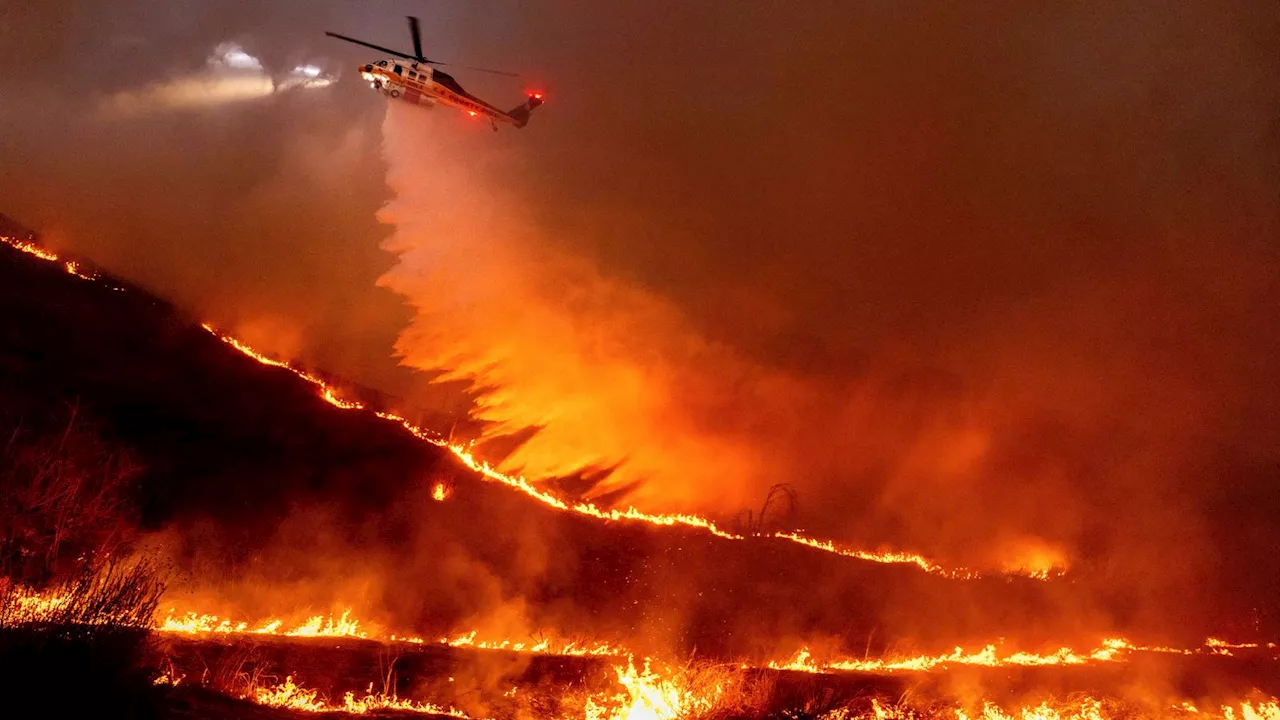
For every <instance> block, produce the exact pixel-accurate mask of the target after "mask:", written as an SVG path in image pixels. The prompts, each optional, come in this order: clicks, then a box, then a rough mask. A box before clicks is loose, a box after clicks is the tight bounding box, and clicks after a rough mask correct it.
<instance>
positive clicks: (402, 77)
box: [325, 16, 542, 131]
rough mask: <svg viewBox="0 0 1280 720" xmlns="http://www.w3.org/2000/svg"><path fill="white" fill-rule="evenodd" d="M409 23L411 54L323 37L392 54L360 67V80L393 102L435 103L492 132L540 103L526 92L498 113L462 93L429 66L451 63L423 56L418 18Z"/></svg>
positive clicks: (525, 117) (525, 119)
mask: <svg viewBox="0 0 1280 720" xmlns="http://www.w3.org/2000/svg"><path fill="white" fill-rule="evenodd" d="M408 20H409V34H410V35H411V36H412V37H413V54H412V55H409V54H406V53H402V52H398V51H396V50H391V49H390V48H384V47H381V46H378V45H374V44H373V43H368V42H365V41H364V40H357V39H356V38H353V37H347V36H346V35H339V34H338V33H333V32H326V33H325V35H328V36H329V37H333V38H337V39H339V40H345V41H347V42H349V43H355V44H356V45H363V46H364V47H367V48H373V49H374V50H378V51H381V52H384V53H389V54H391V55H392V56H393V57H391V58H388V59H385V60H379V61H377V62H373V63H369V64H367V65H361V66H360V77H362V78H364V79H365V80H366V81H367V82H368V83H369V86H370V87H372V88H373V89H374V90H377V91H378V92H380V93H382V94H383V95H386V96H387V97H389V98H392V99H393V100H403V101H405V102H408V103H409V104H411V105H422V106H425V107H428V108H430V107H434V106H435V104H436V103H441V104H444V105H450V106H453V107H456V108H458V109H460V110H462V111H463V112H466V113H467V114H469V115H471V116H472V117H475V116H477V115H483V116H485V117H487V118H489V122H490V124H492V125H493V129H494V130H495V131H496V130H497V129H498V123H499V122H504V123H511V124H512V125H514V126H516V127H517V128H522V127H524V126H525V125H527V124H528V123H529V113H531V112H533V110H534V109H535V108H537V107H538V106H539V105H541V104H542V93H540V92H532V93H529V96H528V100H526V101H525V102H524V104H522V105H520V106H519V107H516V108H514V109H512V110H507V111H505V112H504V111H502V110H499V109H498V108H496V107H494V106H493V105H490V104H489V103H487V102H485V101H483V100H481V99H480V98H478V97H476V96H475V95H472V94H471V93H469V92H467V91H466V90H463V89H462V86H461V85H459V84H458V81H457V80H454V79H453V76H451V75H449V74H448V73H446V72H443V71H441V70H439V69H437V68H435V67H432V66H433V65H448V64H450V63H444V62H440V61H439V60H429V59H427V58H426V57H425V56H424V55H423V54H422V37H421V35H420V34H419V32H418V18H416V17H413V16H408ZM397 58H399V59H397ZM458 67H462V68H465V69H467V70H476V71H479V72H487V73H493V74H494V75H507V76H509V77H519V76H518V75H516V74H515V73H509V72H502V71H501V70H488V69H485V68H477V67H470V66H466V65H459V66H458Z"/></svg>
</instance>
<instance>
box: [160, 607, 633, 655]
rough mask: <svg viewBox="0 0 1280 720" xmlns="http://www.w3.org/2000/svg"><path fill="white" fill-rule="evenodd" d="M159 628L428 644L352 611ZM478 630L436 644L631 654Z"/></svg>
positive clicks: (198, 616) (172, 623)
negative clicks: (376, 627)
mask: <svg viewBox="0 0 1280 720" xmlns="http://www.w3.org/2000/svg"><path fill="white" fill-rule="evenodd" d="M155 629H156V630H157V631H159V632H164V633H178V634H183V635H233V634H245V635H276V636H282V637H327V638H358V639H361V640H375V641H378V642H392V643H409V644H413V645H423V644H426V642H427V641H426V640H424V639H423V638H421V637H419V636H416V635H400V634H395V633H388V634H383V633H379V632H376V631H371V630H370V629H368V628H365V627H362V626H361V624H360V621H359V620H356V619H355V618H354V617H353V612H352V610H350V609H347V610H344V611H343V612H342V614H341V615H339V616H337V617H335V616H332V615H328V616H326V615H314V616H311V617H309V618H307V619H306V620H305V621H304V622H302V623H298V624H291V625H286V623H285V622H284V621H283V620H280V619H278V618H268V619H265V620H261V621H258V622H256V623H249V622H245V621H233V620H231V619H228V618H223V617H219V616H217V615H212V614H207V613H196V612H186V613H181V614H175V611H174V610H173V609H170V610H169V612H168V614H167V615H166V616H165V618H164V619H163V620H161V621H159V622H158V623H156V626H155ZM479 634H480V633H479V631H478V630H471V631H468V632H460V633H455V634H452V635H447V636H444V637H441V638H439V639H438V640H437V641H436V642H438V643H439V644H441V645H447V646H449V647H455V648H470V649H475V650H505V651H507V652H515V653H533V654H539V655H560V656H570V657H585V656H621V655H627V654H628V651H627V650H626V649H625V648H622V647H619V646H617V645H612V644H610V643H607V642H588V641H580V640H553V639H550V638H541V639H538V640H510V639H505V640H486V639H477V637H478V636H479Z"/></svg>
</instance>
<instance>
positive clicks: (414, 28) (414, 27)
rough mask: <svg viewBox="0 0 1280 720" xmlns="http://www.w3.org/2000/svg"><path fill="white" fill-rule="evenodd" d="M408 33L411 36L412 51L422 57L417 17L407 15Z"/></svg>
mask: <svg viewBox="0 0 1280 720" xmlns="http://www.w3.org/2000/svg"><path fill="white" fill-rule="evenodd" d="M407 17H408V18H409V34H410V35H412V36H413V52H414V53H415V54H417V56H418V57H422V35H421V34H420V33H419V32H418V18H416V17H414V16H412V15H409V16H407Z"/></svg>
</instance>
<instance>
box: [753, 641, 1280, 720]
mask: <svg viewBox="0 0 1280 720" xmlns="http://www.w3.org/2000/svg"><path fill="white" fill-rule="evenodd" d="M1263 647H1266V648H1275V644H1274V643H1268V644H1266V645H1263V644H1262V643H1228V642H1226V641H1224V640H1220V639H1217V638H1209V639H1208V640H1206V641H1205V642H1204V644H1203V645H1201V646H1200V647H1197V648H1175V647H1167V646H1162V645H1135V644H1134V643H1132V642H1130V641H1129V640H1126V639H1125V638H1107V639H1105V640H1103V641H1102V642H1101V643H1100V644H1099V645H1098V647H1095V648H1093V649H1092V650H1088V651H1083V652H1081V651H1076V650H1072V649H1071V648H1068V647H1063V648H1059V649H1058V650H1056V651H1054V652H1051V653H1048V654H1040V653H1032V652H1025V651H1018V652H1008V653H1002V652H1001V651H1000V650H999V649H998V648H997V646H996V645H995V644H989V645H986V646H985V647H983V648H982V649H981V650H977V651H966V650H965V649H963V648H959V647H957V648H956V649H955V650H953V651H952V652H949V653H943V654H940V655H916V656H900V657H892V658H871V659H866V660H854V659H847V658H844V659H836V660H830V661H827V662H817V661H815V660H814V657H813V654H812V653H811V652H810V651H809V648H807V647H804V648H801V649H800V650H799V651H797V652H796V654H795V655H794V656H792V657H791V659H789V660H787V661H785V662H779V661H770V662H769V663H768V667H769V668H770V669H772V670H792V671H796V672H807V673H816V674H823V673H830V672H864V673H895V672H927V671H930V670H934V669H938V668H946V667H947V666H949V665H980V666H985V667H1011V666H1019V667H1034V666H1045V665H1085V664H1089V663H1109V662H1122V661H1125V660H1128V659H1129V657H1130V656H1131V655H1132V654H1133V653H1137V652H1149V653H1168V654H1174V655H1231V654H1232V653H1231V651H1232V650H1233V649H1237V650H1239V649H1259V648H1263ZM1277 720H1280V719H1277Z"/></svg>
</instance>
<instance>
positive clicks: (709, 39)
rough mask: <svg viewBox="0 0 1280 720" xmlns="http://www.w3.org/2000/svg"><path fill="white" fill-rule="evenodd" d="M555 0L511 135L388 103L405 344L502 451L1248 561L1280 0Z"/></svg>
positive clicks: (1267, 335)
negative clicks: (983, 0)
mask: <svg viewBox="0 0 1280 720" xmlns="http://www.w3.org/2000/svg"><path fill="white" fill-rule="evenodd" d="M557 9H558V11H559V12H551V13H543V12H541V11H540V12H539V13H538V16H537V17H535V16H534V15H533V14H532V13H525V14H518V17H519V23H518V25H519V27H520V28H521V32H522V33H523V35H522V36H521V37H520V38H518V39H516V40H515V43H516V47H517V48H518V49H522V50H527V51H528V52H530V53H531V54H532V53H537V52H539V49H540V48H541V52H542V57H544V58H546V63H547V68H548V70H547V71H548V72H550V73H553V74H554V76H555V77H556V78H558V80H559V82H560V83H562V85H563V88H564V89H563V91H560V90H559V88H557V87H555V86H552V87H551V88H549V104H548V105H547V106H546V108H544V109H542V110H540V111H539V113H538V114H535V117H534V118H533V122H532V123H531V124H530V126H529V128H527V129H526V130H525V131H523V133H524V134H523V135H520V136H518V137H515V138H513V137H511V136H509V135H502V136H499V137H490V136H489V135H488V134H487V133H482V132H479V131H475V132H463V131H459V130H458V125H457V124H456V123H453V122H451V120H450V119H449V118H445V117H441V116H440V115H439V113H437V115H436V116H434V117H432V116H429V115H425V114H415V113H412V112H410V111H408V110H405V109H403V108H395V107H393V108H392V109H391V110H390V114H389V116H388V120H387V122H386V124H385V125H384V133H385V136H386V137H385V143H386V149H385V154H386V158H387V162H388V165H389V168H388V183H389V185H390V187H391V190H392V192H393V195H394V196H395V197H394V199H393V200H392V202H391V203H390V204H389V206H388V207H387V208H386V209H385V210H384V212H383V214H382V216H381V217H382V218H383V219H384V220H385V221H387V222H389V223H391V224H393V225H394V226H395V233H394V235H393V237H392V238H391V239H390V240H389V241H387V243H386V244H385V247H386V249H388V250H389V251H390V252H392V253H394V254H396V255H397V256H398V258H399V262H398V264H397V265H396V267H395V268H393V269H392V270H391V271H390V272H389V273H387V274H386V275H384V276H383V278H382V279H381V281H380V284H382V285H383V286H385V287H388V288H391V289H393V290H395V291H396V292H398V293H400V294H402V295H403V296H405V298H406V299H407V300H408V301H409V302H410V304H411V305H412V307H413V310H414V316H413V320H412V321H411V323H410V325H409V327H408V329H407V330H406V331H405V332H404V333H403V334H402V335H401V336H400V338H399V341H398V343H397V350H398V352H399V353H400V354H401V356H402V357H403V359H404V362H405V363H406V364H408V365H410V366H412V367H416V368H419V369H423V370H432V371H441V372H444V373H445V374H444V377H446V378H449V379H455V380H461V381H463V382H465V383H468V384H469V385H470V386H471V388H472V391H473V392H474V393H475V396H476V399H477V402H476V409H475V411H474V413H475V415H477V416H478V417H480V418H482V419H484V420H485V421H487V422H488V423H490V427H489V430H488V436H489V437H491V438H492V437H495V436H501V435H504V434H512V433H516V434H517V435H516V437H515V439H513V440H512V441H511V442H509V443H507V444H505V445H504V446H503V448H504V450H507V451H509V454H505V455H504V454H503V452H502V451H499V450H494V452H493V455H494V456H495V457H498V458H499V459H500V460H501V462H502V463H503V465H504V466H505V467H506V468H508V469H511V470H518V471H522V472H526V473H528V474H530V475H533V476H536V477H547V476H560V475H565V474H571V473H572V472H573V471H575V470H579V469H582V468H594V469H600V468H604V469H607V470H611V474H609V475H607V476H606V477H605V478H604V479H603V480H599V481H598V482H597V484H596V485H594V486H593V487H591V488H590V489H588V491H587V493H588V494H589V495H590V494H594V495H603V496H606V497H607V498H608V499H612V500H618V501H621V502H623V503H626V502H634V503H636V504H638V505H642V506H644V507H648V508H654V509H665V510H683V509H696V510H701V511H705V512H712V513H719V514H731V513H735V512H738V511H741V510H743V509H747V508H752V509H755V508H756V507H757V504H758V503H760V502H761V500H762V499H763V497H764V495H765V493H766V492H767V490H768V488H769V487H770V486H771V485H773V484H775V483H788V484H790V485H791V486H792V487H793V488H795V489H796V490H797V491H798V492H797V494H798V497H799V499H800V505H801V507H800V512H799V513H798V516H797V517H798V519H799V521H800V522H803V523H804V524H805V525H807V526H808V527H809V529H811V530H814V531H817V532H820V533H829V534H831V535H834V536H838V537H843V538H846V539H849V540H853V541H857V542H861V543H864V544H876V543H881V542H884V543H891V544H896V545H900V546H909V547H913V548H920V549H923V550H925V551H926V552H930V553H932V554H935V555H938V556H941V557H946V558H950V559H952V560H953V561H959V562H965V563H972V564H975V565H979V566H1002V567H1016V566H1027V567H1044V566H1047V565H1053V564H1064V563H1069V564H1073V565H1078V566H1081V567H1084V568H1088V569H1092V570H1093V571H1096V573H1097V576H1098V577H1099V578H1102V579H1101V580H1099V584H1100V585H1107V584H1108V583H1110V584H1113V585H1114V584H1117V583H1118V584H1120V585H1125V586H1126V587H1129V588H1130V589H1133V588H1135V587H1139V586H1140V590H1135V592H1139V593H1151V594H1152V595H1151V596H1152V597H1157V598H1159V600H1158V601H1157V602H1156V603H1153V604H1160V603H1167V606H1166V610H1167V609H1168V608H1171V607H1174V606H1177V605H1179V603H1183V602H1192V601H1189V600H1185V597H1181V598H1180V597H1179V595H1178V593H1179V589H1180V588H1185V587H1187V586H1188V585H1190V584H1203V583H1213V582H1215V581H1216V580H1217V579H1219V578H1221V577H1223V576H1225V575H1230V576H1231V577H1232V578H1233V580H1237V581H1238V580H1240V579H1241V577H1242V576H1243V575H1244V574H1245V570H1244V568H1247V567H1249V566H1250V564H1252V565H1253V566H1255V567H1256V564H1257V563H1258V562H1264V563H1265V562H1267V561H1266V560H1265V558H1263V557H1261V555H1259V554H1258V553H1257V552H1254V551H1253V550H1250V549H1249V548H1250V547H1254V548H1256V546H1255V545H1253V544H1252V543H1253V541H1252V540H1249V539H1248V538H1247V537H1246V535H1247V534H1240V533H1237V532H1236V531H1235V530H1233V529H1232V528H1231V521H1230V520H1229V519H1228V518H1230V517H1232V516H1234V515H1235V514H1236V513H1238V512H1240V510H1239V501H1238V500H1236V499H1232V500H1226V499H1225V498H1226V497H1236V496H1237V494H1238V493H1242V492H1243V493H1244V494H1245V495H1246V496H1250V497H1256V493H1254V492H1253V491H1245V490H1243V488H1244V487H1245V486H1251V485H1252V483H1254V482H1256V481H1257V479H1258V478H1259V477H1264V476H1270V475H1273V474H1274V468H1275V467H1276V465H1277V461H1278V460H1280V458H1277V457H1276V455H1275V453H1274V447H1275V442H1274V441H1275V439H1276V438H1277V437H1280V418H1278V417H1277V415H1276V414H1275V413H1274V410H1273V409H1269V408H1274V407H1275V400H1277V399H1280V398H1277V394H1276V386H1275V385H1274V383H1272V382H1270V381H1269V380H1268V379H1267V377H1268V376H1269V373H1267V372H1266V371H1265V370H1264V365H1260V364H1259V362H1260V359H1261V358H1265V357H1270V356H1273V355H1274V354H1275V352H1276V351H1277V350H1280V337H1278V336H1277V334H1276V332H1275V331H1274V329H1273V328H1272V323H1271V322H1270V320H1268V319H1266V318H1267V315H1268V313H1267V312H1266V311H1265V310H1264V308H1266V307H1267V306H1268V301H1267V299H1266V298H1268V297H1270V296H1271V295H1272V294H1273V293H1274V292H1275V291H1276V289H1277V280H1278V277H1277V272H1276V268H1277V259H1278V258H1277V255H1276V251H1275V246H1274V244H1273V243H1270V242H1269V241H1268V240H1267V238H1268V237H1271V236H1272V235H1274V232H1275V230H1276V228H1277V218H1278V217H1280V208H1278V207H1277V203H1276V198H1275V195H1274V192H1273V188H1274V186H1275V183H1276V181H1277V179H1280V167H1278V166H1277V164H1276V162H1275V158H1276V156H1277V153H1276V152H1275V150H1276V136H1275V132H1274V124H1273V123H1270V122H1269V121H1268V120H1266V118H1269V117H1274V115H1275V110H1276V109H1277V107H1278V102H1277V93H1276V90H1275V88H1276V87H1277V83H1276V76H1275V72H1274V68H1273V67H1271V66H1270V64H1269V63H1267V62H1266V61H1265V59H1264V58H1265V57H1266V48H1268V47H1274V41H1275V39H1276V35H1275V30H1276V23H1275V18H1274V17H1272V15H1273V13H1266V12H1262V11H1261V9H1260V8H1259V7H1255V6H1252V5H1249V4H1245V3H1240V4H1234V5H1231V6H1230V7H1226V8H1221V7H1217V6H1212V7H1211V6H1209V5H1207V4H1205V5H1202V4H1193V5H1189V6H1184V7H1181V8H1180V9H1178V10H1176V11H1170V12H1168V13H1158V14H1155V15H1151V14H1146V13H1141V12H1138V11H1136V10H1133V9H1132V8H1128V7H1120V6H1112V7H1111V8H1109V9H1108V10H1107V11H1106V12H1100V13H1099V14H1093V13H1090V12H1085V11H1072V10H1068V9H1053V10H1051V9H1045V10H1043V11H1038V12H1035V13H1026V12H1023V10H1021V9H1016V8H1013V7H1012V6H1004V5H998V6H993V7H990V8H987V9H984V10H981V11H973V10H971V9H967V10H958V9H955V8H951V9H947V8H940V7H935V8H915V9H908V8H897V9H894V10H888V9H884V8H878V9H877V8H862V9H855V8H851V7H848V6H847V5H841V6H840V7H839V8H835V7H828V6H824V7H821V8H818V7H813V8H809V9H807V10H806V11H803V12H799V13H793V12H790V11H786V12H783V11H782V10H777V11H776V12H775V11H773V10H769V9H758V10H757V11H755V12H752V13H727V14H722V13H716V12H712V11H710V10H707V11H699V10H693V9H689V10H686V11H685V12H684V13H683V14H682V15H681V16H680V18H679V19H678V21H673V19H672V18H671V17H669V16H668V15H667V14H665V13H664V12H661V11H659V10H657V9H650V8H644V7H640V6H638V5H637V6H632V5H623V6H620V7H617V8H615V9H614V12H611V13H610V14H608V16H607V17H604V16H602V17H590V18H589V17H586V16H585V14H581V13H578V12H576V11H577V10H579V9H580V8H577V7H576V5H575V4H574V3H562V4H561V5H560V6H558V8H557ZM513 12H516V13H519V12H520V11H519V10H518V9H513ZM547 18H550V19H547ZM602 38H610V39H611V40H610V41H609V42H604V41H603V40H602ZM549 46H554V48H555V50H547V49H545V48H546V47H549ZM659 58H660V59H659ZM724 58H733V59H734V61H733V62H730V61H726V60H725V59H724ZM558 103H559V104H558ZM513 447H514V449H512V448H513ZM593 477H594V476H593ZM1267 503H1268V505H1269V506H1274V500H1268V501H1267ZM1209 548H1214V549H1213V550H1210V549H1209ZM1221 554H1229V555H1232V556H1233V557H1236V558H1241V559H1240V560H1239V565H1240V569H1233V570H1229V571H1227V570H1224V569H1222V568H1220V567H1215V565H1216V561H1215V560H1214V557H1215V555H1221ZM1170 555H1172V556H1176V557H1178V558H1179V562H1178V563H1175V564H1169V563H1162V562H1161V559H1162V558H1166V557H1169V556H1170ZM1246 555H1247V556H1248V557H1249V560H1248V561H1244V560H1243V559H1242V558H1243V557H1244V556H1246ZM1233 564H1234V563H1233ZM1249 582H1251V581H1248V580H1246V581H1245V583H1246V584H1248V583H1249ZM1108 602H1109V601H1108ZM1117 602H1120V601H1117ZM1127 602H1128V601H1125V603H1127ZM1125 603H1120V604H1125ZM1116 612H1121V613H1130V612H1140V611H1139V610H1135V609H1133V608H1128V609H1124V610H1117V611H1116Z"/></svg>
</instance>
